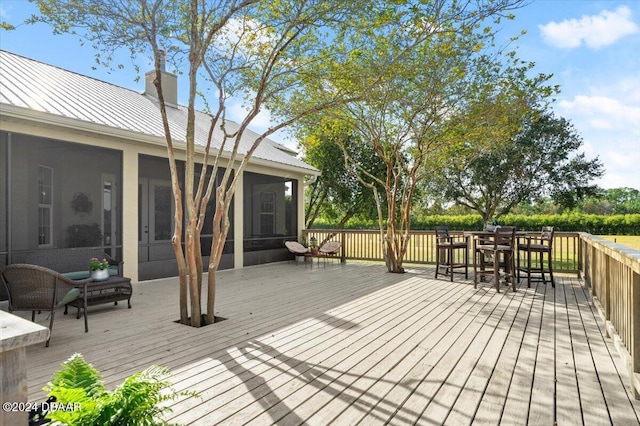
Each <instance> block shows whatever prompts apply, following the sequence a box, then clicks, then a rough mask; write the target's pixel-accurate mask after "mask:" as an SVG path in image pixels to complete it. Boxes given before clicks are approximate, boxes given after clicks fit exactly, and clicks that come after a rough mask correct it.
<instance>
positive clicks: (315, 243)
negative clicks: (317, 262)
mask: <svg viewBox="0 0 640 426" xmlns="http://www.w3.org/2000/svg"><path fill="white" fill-rule="evenodd" d="M309 248H310V249H311V254H313V255H314V256H317V255H318V240H316V237H311V239H310V240H309Z"/></svg>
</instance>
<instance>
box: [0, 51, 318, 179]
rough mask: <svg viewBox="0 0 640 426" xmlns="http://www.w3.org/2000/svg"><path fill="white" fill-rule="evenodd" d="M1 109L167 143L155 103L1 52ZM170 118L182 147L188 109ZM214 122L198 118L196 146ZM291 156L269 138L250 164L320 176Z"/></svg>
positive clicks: (216, 137) (249, 140) (249, 137)
mask: <svg viewBox="0 0 640 426" xmlns="http://www.w3.org/2000/svg"><path fill="white" fill-rule="evenodd" d="M0 104H7V105H12V106H15V107H22V108H27V109H29V110H34V111H40V112H44V113H49V114H54V115H57V116H62V117H67V118H71V119H75V120H81V121H83V122H88V123H95V124H98V125H104V126H109V127H113V128H117V129H120V130H125V131H127V132H132V138H133V137H134V136H135V135H134V134H135V133H137V134H144V135H150V136H155V137H159V138H164V130H163V126H162V118H161V116H160V109H159V105H158V101H157V100H156V99H155V98H153V97H151V96H149V95H146V94H143V93H138V92H136V91H133V90H130V89H126V88H124V87H120V86H116V85H114V84H110V83H106V82H104V81H100V80H97V79H94V78H91V77H88V76H85V75H81V74H78V73H75V72H72V71H68V70H65V69H62V68H58V67H56V66H53V65H49V64H45V63H43V62H39V61H36V60H34V59H29V58H25V57H23V56H20V55H16V54H14V53H11V52H7V51H5V50H0ZM167 115H168V118H169V125H170V129H171V134H172V137H173V140H174V141H180V142H184V141H185V140H186V131H185V126H186V122H187V108H186V107H183V106H180V105H178V106H167ZM210 122H211V116H210V115H208V114H205V113H203V112H200V111H198V112H197V113H196V131H195V133H196V135H195V142H196V144H197V145H202V146H205V145H206V141H207V136H208V132H209V126H210ZM225 126H226V127H227V130H228V131H230V132H234V131H235V130H237V129H238V128H239V125H238V124H237V123H235V122H233V121H230V120H227V122H226V124H225ZM222 135H223V133H222V131H221V130H220V129H219V128H217V129H216V130H215V131H214V134H213V141H212V148H213V149H215V148H219V146H220V144H221V142H222V140H223V138H222ZM258 137H259V135H258V134H257V133H255V132H253V131H251V130H248V129H247V130H246V131H245V133H244V134H243V137H242V139H241V143H240V146H239V150H238V153H239V154H241V155H244V154H245V153H246V152H247V150H248V149H249V148H250V147H251V145H252V144H253V142H254V141H255V140H256V139H257V138H258ZM229 143H230V142H227V144H229ZM226 148H227V149H225V151H229V152H230V149H229V148H232V146H231V147H226ZM291 152H292V151H291V150H290V149H289V148H287V147H285V146H283V145H280V144H278V143H276V142H274V141H273V140H271V139H268V138H267V139H264V140H263V141H262V142H261V143H260V145H259V146H258V148H257V149H256V151H255V152H254V153H253V157H252V158H256V159H261V160H266V161H269V162H274V163H278V164H280V165H284V166H290V167H295V168H301V169H305V170H308V171H309V172H311V173H312V174H316V173H317V170H316V169H315V168H314V167H312V166H310V165H308V164H306V163H304V162H303V161H301V160H299V159H297V158H295V157H294V156H292V155H291V154H290V153H291ZM273 166H274V167H277V166H278V165H277V164H274V165H273Z"/></svg>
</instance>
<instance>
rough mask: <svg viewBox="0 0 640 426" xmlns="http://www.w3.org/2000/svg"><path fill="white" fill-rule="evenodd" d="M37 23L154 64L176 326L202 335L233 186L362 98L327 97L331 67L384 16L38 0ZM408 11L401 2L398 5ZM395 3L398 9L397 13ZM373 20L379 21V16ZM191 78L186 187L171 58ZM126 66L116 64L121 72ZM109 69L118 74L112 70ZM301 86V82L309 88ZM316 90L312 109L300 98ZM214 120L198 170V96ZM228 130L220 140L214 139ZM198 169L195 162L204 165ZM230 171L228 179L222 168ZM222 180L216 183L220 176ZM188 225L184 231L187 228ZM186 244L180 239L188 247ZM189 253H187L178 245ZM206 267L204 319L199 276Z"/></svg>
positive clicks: (361, 1)
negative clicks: (207, 231)
mask: <svg viewBox="0 0 640 426" xmlns="http://www.w3.org/2000/svg"><path fill="white" fill-rule="evenodd" d="M36 3H37V5H38V7H39V9H40V16H34V17H32V18H31V20H30V22H38V21H41V22H46V23H49V24H51V25H52V26H53V29H54V32H56V33H63V32H64V33H72V34H76V35H78V36H79V37H80V38H81V39H82V40H83V41H84V40H88V41H89V42H90V43H91V44H92V45H93V46H94V48H95V49H96V51H97V54H96V61H97V62H98V63H100V64H103V65H106V66H110V67H113V63H112V55H113V54H114V52H116V51H118V50H119V49H125V50H128V52H129V53H130V55H131V59H132V61H133V62H134V64H135V63H136V60H140V59H139V58H140V57H143V58H147V57H150V58H151V59H152V61H153V64H154V68H155V79H154V85H155V87H156V89H157V94H158V100H159V111H160V117H161V119H162V125H163V128H164V134H165V139H166V145H167V155H168V158H169V167H170V171H171V181H172V187H173V197H174V201H175V205H176V206H184V209H183V208H180V207H177V208H176V211H175V220H174V223H175V228H174V231H173V237H172V244H173V249H174V252H175V257H176V260H177V265H178V272H179V281H180V321H181V323H183V324H190V325H192V326H195V327H200V326H201V325H203V324H210V323H212V322H214V319H215V317H214V312H215V296H216V271H217V268H218V265H219V262H220V258H221V256H222V251H223V247H224V243H225V240H226V236H227V233H228V231H229V226H230V221H229V207H230V204H231V201H232V198H233V195H234V192H235V189H236V184H237V182H238V179H241V177H242V172H243V170H244V169H245V167H246V166H247V163H248V162H249V161H250V159H251V156H252V154H253V153H254V151H255V150H256V149H257V147H258V146H259V145H260V143H261V142H262V141H263V140H264V139H265V138H267V137H268V136H270V135H271V134H273V133H274V132H276V131H277V130H279V129H281V128H283V127H285V126H288V125H291V124H292V123H294V122H296V121H297V120H300V119H301V118H303V117H305V116H307V115H309V114H311V113H315V112H317V111H320V110H323V109H325V108H328V107H331V106H335V105H337V104H340V103H342V102H345V100H348V99H354V98H356V97H357V96H358V94H357V93H355V92H353V91H351V92H349V91H346V90H336V89H333V90H330V91H327V90H324V89H325V87H326V82H325V80H324V77H323V76H325V75H326V74H327V70H326V67H327V66H328V65H329V64H331V65H333V66H335V65H336V64H339V63H340V62H341V61H342V58H343V57H347V56H348V54H349V50H348V49H350V47H349V46H347V45H345V44H340V43H337V42H336V40H338V39H339V37H340V34H341V33H344V32H347V31H350V32H352V31H356V32H357V31H360V30H362V29H363V28H366V27H367V26H368V24H367V19H369V16H371V14H373V13H374V11H378V12H379V9H380V8H381V7H382V8H385V7H391V6H384V5H382V6H376V2H373V1H366V0H356V1H349V2H342V1H326V0H309V1H299V0H273V1H268V2H267V1H258V0H227V1H225V0H222V1H213V0H211V1H209V0H190V1H183V0H180V1H179V0H136V1H127V2H122V1H119V0H82V1H80V0H37V1H36ZM400 3H402V2H400ZM394 7H395V6H394ZM378 12H376V13H378ZM165 55H166V58H167V60H168V61H169V62H170V63H171V64H173V65H174V66H175V67H176V69H178V70H180V71H182V72H183V73H184V74H186V75H187V77H188V87H189V90H188V94H187V96H188V101H187V112H188V113H187V122H186V127H185V129H184V131H185V136H184V140H179V141H178V142H180V143H184V146H185V151H186V156H185V172H184V176H183V182H184V188H183V189H182V188H181V187H180V181H181V179H180V178H181V177H180V176H179V173H178V168H177V165H176V142H177V141H176V139H175V135H174V132H173V130H172V128H171V126H170V124H169V120H168V117H167V105H166V101H165V96H164V93H163V86H162V78H163V75H162V69H163V62H164V59H163V58H164V57H165ZM121 65H122V64H118V68H119V67H120V66H121ZM113 68H114V69H115V68H116V67H113ZM303 83H304V85H303ZM309 88H313V89H314V90H315V93H316V95H317V96H316V97H315V98H314V100H313V102H306V103H304V104H302V103H300V102H297V100H298V99H300V98H301V97H302V90H303V89H304V90H309ZM198 97H200V99H201V101H202V102H203V103H204V104H205V105H206V108H207V110H208V112H209V113H210V114H209V115H210V127H209V130H208V139H207V144H206V146H204V147H202V148H203V150H202V157H199V158H202V160H201V163H202V166H201V170H200V171H201V173H200V177H199V178H198V179H197V180H196V179H195V177H194V176H195V169H196V154H197V149H196V144H195V134H196V115H197V111H196V99H197V98H198ZM238 101H241V102H242V106H243V108H244V111H245V112H246V115H245V116H244V118H243V119H242V120H240V123H239V127H238V128H237V129H234V130H233V131H231V130H229V129H228V128H227V127H226V126H225V123H226V120H225V118H226V116H227V113H228V110H229V108H230V105H231V104H232V103H234V102H235V103H237V102H238ZM265 108H268V109H269V110H271V111H272V118H273V123H272V125H271V127H269V129H268V130H266V131H264V132H263V133H262V134H260V135H259V136H258V137H257V138H256V139H255V140H252V141H250V145H249V147H248V148H246V149H244V150H241V148H240V142H241V140H243V138H244V137H245V132H246V130H247V128H248V127H249V126H250V124H251V123H252V120H253V119H254V118H255V117H256V116H257V115H258V114H259V113H260V111H262V110H264V109H265ZM214 133H216V134H221V135H222V136H221V138H220V139H221V140H214V139H213V134H214ZM199 161H200V160H199ZM221 168H224V171H222V170H220V173H218V170H219V169H221ZM219 174H221V177H219V182H217V183H216V177H217V176H218V175H219ZM212 197H213V202H214V205H215V213H214V216H213V239H212V244H211V255H210V260H209V264H208V265H206V266H204V265H203V264H202V255H201V249H200V232H201V230H202V229H203V226H204V219H205V211H206V208H207V204H208V203H209V201H210V199H211V198H212ZM183 224H184V227H183ZM183 238H184V240H183ZM183 247H184V248H183ZM204 270H206V271H208V281H207V301H206V310H205V311H206V315H204V318H203V320H201V318H202V317H203V312H205V311H203V309H202V298H203V295H204V292H203V283H202V280H203V271H204Z"/></svg>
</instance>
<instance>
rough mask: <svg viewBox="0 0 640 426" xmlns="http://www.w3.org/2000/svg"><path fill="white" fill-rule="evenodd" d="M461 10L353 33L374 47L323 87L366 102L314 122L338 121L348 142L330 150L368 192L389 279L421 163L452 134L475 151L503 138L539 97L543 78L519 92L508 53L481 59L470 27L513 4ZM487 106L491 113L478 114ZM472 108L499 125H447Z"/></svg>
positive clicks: (479, 34)
mask: <svg viewBox="0 0 640 426" xmlns="http://www.w3.org/2000/svg"><path fill="white" fill-rule="evenodd" d="M462 3H463V4H461V3H450V2H449V3H438V2H435V3H432V5H437V6H439V8H438V9H433V10H429V12H428V13H425V10H426V9H428V8H425V9H419V10H416V11H412V12H413V13H415V14H409V15H407V14H405V13H399V14H398V15H397V16H393V17H391V18H390V20H391V21H393V22H397V21H399V20H400V21H401V20H403V19H406V20H407V21H406V22H405V24H406V25H405V26H403V27H402V28H403V29H402V30H398V28H397V27H395V26H394V27H385V26H381V27H378V28H372V29H371V30H370V31H369V32H365V33H358V34H355V35H354V38H358V37H361V41H362V44H363V45H370V46H375V48H373V49H369V50H367V51H366V52H359V53H358V54H355V55H353V56H352V58H351V60H350V61H349V62H348V63H347V64H346V71H345V70H344V69H342V70H341V71H340V72H341V75H343V76H344V75H347V76H348V77H350V78H344V79H342V80H339V79H338V78H335V79H333V80H332V81H334V82H339V83H340V84H343V85H344V87H349V88H350V89H352V90H353V89H355V90H356V91H359V92H362V93H364V94H366V95H363V96H362V97H361V98H360V99H357V100H354V101H352V102H349V103H345V104H342V105H339V106H337V107H336V108H332V109H328V110H325V111H322V112H321V113H320V115H321V116H322V118H321V119H322V120H326V121H329V122H330V121H332V120H333V121H335V122H341V123H343V125H344V126H345V127H346V128H348V129H352V131H353V132H354V134H355V135H356V136H357V137H356V138H353V139H350V146H349V149H347V147H346V145H345V144H339V145H340V146H341V147H342V149H343V157H344V161H345V170H348V171H351V172H353V173H354V175H355V176H356V177H357V179H358V180H359V181H360V182H361V184H362V185H364V186H365V187H367V188H369V189H370V190H371V191H372V192H373V199H374V203H375V207H376V210H377V216H378V226H379V230H380V240H381V243H382V244H381V247H382V250H383V257H384V259H385V262H386V266H387V270H388V271H389V272H396V273H402V272H404V267H403V260H404V255H405V253H406V251H407V247H408V243H409V235H410V225H411V220H410V219H411V217H410V213H411V208H412V203H413V199H414V196H415V194H416V191H417V189H418V183H419V182H421V181H422V180H424V179H426V178H427V176H429V175H430V174H431V173H432V172H433V171H432V170H430V169H429V168H427V167H425V163H426V162H427V160H428V159H430V158H431V157H437V156H439V155H442V154H441V153H442V152H447V151H449V150H451V149H453V148H455V147H456V146H458V145H459V144H460V143H461V141H462V140H463V138H462V137H461V135H460V133H461V132H462V133H464V132H466V133H469V132H470V131H473V133H474V138H475V139H474V140H475V141H476V144H478V145H481V144H484V143H487V141H490V140H494V139H495V138H500V139H506V138H508V136H510V135H512V134H513V133H515V132H516V130H517V128H518V125H519V118H520V116H521V115H522V114H524V112H525V111H526V110H528V100H527V98H528V97H534V96H537V93H535V92H537V91H539V90H543V91H544V89H541V87H539V85H543V84H544V79H541V81H540V82H538V83H539V84H534V85H533V86H532V87H530V88H527V89H524V88H523V87H522V86H521V85H520V84H519V83H518V80H517V78H516V77H520V74H519V73H518V72H517V71H519V69H518V67H517V66H516V65H517V63H518V62H519V61H518V59H517V58H516V57H515V55H504V56H503V55H501V54H499V53H496V54H493V53H492V54H487V53H484V52H483V50H484V48H483V46H485V45H487V46H488V45H491V44H492V43H493V31H492V30H491V28H490V27H486V28H482V29H481V28H479V25H480V22H482V21H483V20H485V19H487V20H490V21H492V22H497V21H499V19H500V15H501V12H503V11H504V9H506V8H508V7H510V6H514V5H516V3H517V2H514V3H507V2H501V3H500V4H499V6H500V7H502V8H503V9H494V8H490V7H488V8H484V7H485V6H488V5H487V4H484V3H482V2H480V3H473V4H472V3H465V2H462ZM497 5H498V3H493V4H492V6H497ZM473 6H478V8H475V7H473ZM458 7H462V9H458ZM402 12H404V11H402ZM416 43H417V44H416ZM395 57H402V60H397V61H394V66H388V65H387V61H388V60H389V59H388V58H395ZM379 69H383V70H384V72H376V71H377V70H379ZM371 73H373V74H371ZM374 76H375V77H374ZM489 104H491V108H480V107H479V105H482V106H483V107H486V106H487V105H489ZM481 110H482V111H484V114H485V115H486V117H485V119H488V118H489V117H492V120H494V121H496V122H497V121H499V122H501V123H502V125H501V126H499V127H497V126H482V125H478V126H474V127H473V128H461V127H460V123H459V122H458V120H456V119H455V118H457V115H458V114H459V112H460V111H481ZM338 142H339V140H338ZM353 143H359V144H361V146H360V147H358V146H353ZM367 150H368V151H372V152H373V153H374V154H375V156H377V158H378V161H379V163H380V164H381V167H382V169H383V172H382V173H377V172H373V170H371V169H370V168H369V167H367V165H365V164H362V163H361V162H360V161H358V159H357V158H356V157H354V156H353V154H352V153H353V152H362V151H367ZM385 207H386V209H385Z"/></svg>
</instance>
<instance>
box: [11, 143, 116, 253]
mask: <svg viewBox="0 0 640 426" xmlns="http://www.w3.org/2000/svg"><path fill="white" fill-rule="evenodd" d="M11 136H12V139H11V158H10V159H8V161H10V162H11V173H12V175H11V176H12V177H11V182H10V185H11V187H10V192H11V194H12V196H11V197H12V200H11V202H10V209H11V215H10V218H11V219H10V220H11V224H10V227H11V250H12V253H11V254H12V256H11V262H12V263H18V262H21V261H24V259H25V258H26V256H28V255H29V253H31V252H33V251H35V250H46V249H50V248H72V247H102V248H103V249H104V250H105V251H106V252H107V253H109V254H110V255H111V256H113V257H115V258H119V259H121V258H122V246H121V244H122V230H121V224H122V207H121V206H122V202H121V193H122V191H121V190H120V188H121V180H122V177H121V176H122V155H121V153H120V152H119V151H116V150H112V149H107V148H102V147H94V146H89V145H83V144H77V143H70V142H64V141H59V140H53V139H47V138H40V137H34V136H29V135H23V134H17V133H12V134H11ZM105 176H109V180H108V188H107V189H108V191H109V193H110V194H109V195H110V198H109V203H110V204H109V212H108V214H109V216H108V220H105V217H106V216H105V214H106V213H105V209H104V200H105V186H104V185H105ZM111 194H113V195H114V196H115V198H112V197H111ZM105 236H109V238H107V241H106V242H108V245H105ZM0 239H1V238H0Z"/></svg>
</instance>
